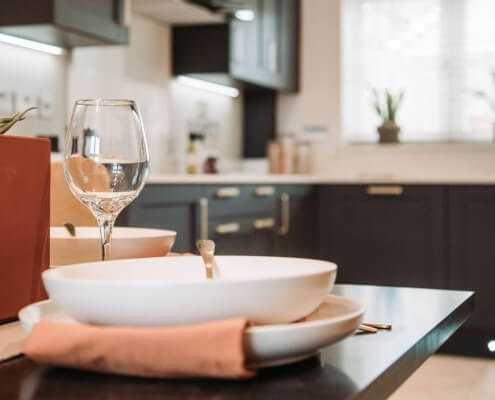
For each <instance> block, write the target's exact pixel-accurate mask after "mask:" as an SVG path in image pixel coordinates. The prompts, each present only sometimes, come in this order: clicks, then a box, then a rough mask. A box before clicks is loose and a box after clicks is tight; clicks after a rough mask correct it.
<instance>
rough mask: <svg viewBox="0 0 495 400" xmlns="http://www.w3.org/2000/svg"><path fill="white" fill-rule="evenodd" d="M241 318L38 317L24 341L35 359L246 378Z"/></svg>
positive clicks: (138, 372) (111, 369)
mask: <svg viewBox="0 0 495 400" xmlns="http://www.w3.org/2000/svg"><path fill="white" fill-rule="evenodd" d="M247 326H248V321H247V319H245V318H235V319H228V320H222V321H214V322H207V323H202V324H196V325H186V326H175V327H158V328H154V327H150V328H148V327H146V328H134V327H116V326H95V325H76V324H65V323H57V322H48V321H41V322H38V323H37V324H36V325H34V327H33V330H32V331H31V334H30V335H29V337H28V339H27V340H26V342H25V344H24V354H25V355H26V356H27V357H29V358H31V359H32V360H34V361H36V362H37V363H39V364H47V365H54V366H61V367H69V368H80V369H86V370H92V371H98V372H107V373H116V374H125V375H135V376H146V377H160V378H162V377H216V378H227V379H236V378H249V377H251V376H253V375H254V372H253V371H250V370H248V369H247V368H246V367H245V354H244V346H243V337H244V331H245V329H246V327H247Z"/></svg>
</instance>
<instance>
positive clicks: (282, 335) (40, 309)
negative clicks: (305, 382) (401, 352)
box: [19, 295, 364, 367]
mask: <svg viewBox="0 0 495 400" xmlns="http://www.w3.org/2000/svg"><path fill="white" fill-rule="evenodd" d="M363 313H364V308H363V307H362V306H361V305H360V304H359V303H357V302H355V301H353V300H350V299H346V298H344V297H339V296H334V295H327V296H326V297H325V300H324V302H323V303H322V304H321V305H320V306H319V307H318V308H317V309H316V310H315V311H314V312H313V313H312V314H310V315H309V316H308V317H307V318H306V320H305V321H304V322H296V323H293V324H280V325H265V326H254V327H250V328H248V329H247V330H246V333H245V339H244V346H245V349H246V354H247V358H248V364H249V365H251V366H256V367H268V366H273V365H282V364H288V363H290V362H294V361H298V360H302V359H304V358H307V357H310V356H312V355H314V354H316V353H317V352H318V350H320V349H322V348H324V347H326V346H328V345H330V344H333V343H335V342H337V341H339V340H341V339H343V338H344V337H346V336H348V335H350V334H351V333H352V332H354V331H355V330H356V329H357V327H358V326H359V324H360V323H361V318H362V315H363ZM19 319H20V321H21V324H22V327H23V328H24V330H25V331H26V332H27V333H29V332H31V329H32V327H33V325H34V324H35V323H37V322H39V321H41V320H44V321H53V322H64V323H73V324H79V322H77V321H76V320H74V319H72V318H71V317H69V316H68V315H67V314H65V313H64V312H63V311H61V310H60V308H58V307H57V305H56V304H55V303H53V302H52V301H50V300H45V301H40V302H38V303H34V304H31V305H30V306H27V307H24V308H23V309H22V310H21V311H20V312H19Z"/></svg>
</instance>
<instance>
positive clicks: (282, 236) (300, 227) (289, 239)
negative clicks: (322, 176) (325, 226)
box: [275, 185, 317, 258]
mask: <svg viewBox="0 0 495 400" xmlns="http://www.w3.org/2000/svg"><path fill="white" fill-rule="evenodd" d="M279 195H280V210H279V214H280V229H279V231H278V232H277V236H276V246H275V254H276V255H277V256H282V257H303V258H316V257H317V254H316V247H317V244H316V207H315V206H316V201H315V200H316V199H315V188H314V187H313V186H309V185H291V186H284V187H281V188H280V189H279ZM287 216H288V222H287V221H286V220H285V219H287Z"/></svg>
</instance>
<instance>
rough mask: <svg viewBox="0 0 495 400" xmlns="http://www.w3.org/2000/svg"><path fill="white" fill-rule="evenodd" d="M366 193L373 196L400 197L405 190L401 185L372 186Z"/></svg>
mask: <svg viewBox="0 0 495 400" xmlns="http://www.w3.org/2000/svg"><path fill="white" fill-rule="evenodd" d="M366 193H368V194H369V195H371V196H400V195H401V194H402V193H404V188H403V187H402V186H399V185H393V186H390V185H383V186H382V185H372V186H368V187H367V188H366Z"/></svg>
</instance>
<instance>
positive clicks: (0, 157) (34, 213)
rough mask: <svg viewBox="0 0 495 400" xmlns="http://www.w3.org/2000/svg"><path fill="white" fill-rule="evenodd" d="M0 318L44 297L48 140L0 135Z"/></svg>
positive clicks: (47, 240)
mask: <svg viewBox="0 0 495 400" xmlns="http://www.w3.org/2000/svg"><path fill="white" fill-rule="evenodd" d="M0 188H1V194H2V195H1V196H0V321H5V320H9V319H13V318H15V317H16V316H17V313H18V311H19V310H20V308H22V307H24V306H26V305H28V304H30V303H32V302H34V301H37V300H40V299H42V298H45V297H46V294H45V292H44V290H43V285H42V282H41V272H42V271H43V270H45V269H46V268H48V266H49V262H50V141H49V140H48V139H39V138H30V137H19V136H5V135H0Z"/></svg>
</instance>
